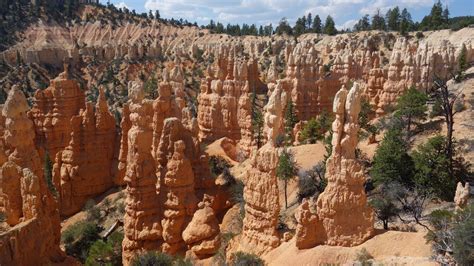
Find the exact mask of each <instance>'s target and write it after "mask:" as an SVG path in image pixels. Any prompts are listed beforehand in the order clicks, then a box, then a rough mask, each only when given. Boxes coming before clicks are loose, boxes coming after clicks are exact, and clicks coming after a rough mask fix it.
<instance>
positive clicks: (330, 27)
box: [324, 15, 337, 35]
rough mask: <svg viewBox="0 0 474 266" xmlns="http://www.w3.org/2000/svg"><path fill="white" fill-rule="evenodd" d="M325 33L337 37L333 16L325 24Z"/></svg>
mask: <svg viewBox="0 0 474 266" xmlns="http://www.w3.org/2000/svg"><path fill="white" fill-rule="evenodd" d="M324 33H325V34H328V35H335V34H336V33H337V30H336V24H335V23H334V19H333V18H332V17H331V16H329V15H328V16H327V18H326V23H325V24H324Z"/></svg>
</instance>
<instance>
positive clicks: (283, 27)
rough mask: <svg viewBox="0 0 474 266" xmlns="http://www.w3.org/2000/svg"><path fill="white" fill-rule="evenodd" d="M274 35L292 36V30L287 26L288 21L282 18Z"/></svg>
mask: <svg viewBox="0 0 474 266" xmlns="http://www.w3.org/2000/svg"><path fill="white" fill-rule="evenodd" d="M276 34H278V35H282V34H288V35H291V34H292V29H291V27H290V24H288V20H287V19H286V18H282V19H281V20H280V22H279V23H278V27H277V28H276Z"/></svg>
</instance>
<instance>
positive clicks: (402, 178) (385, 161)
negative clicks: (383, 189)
mask: <svg viewBox="0 0 474 266" xmlns="http://www.w3.org/2000/svg"><path fill="white" fill-rule="evenodd" d="M407 151H408V145H407V144H406V143H405V141H404V139H403V137H402V132H401V130H400V129H398V128H390V129H389V130H388V131H387V133H386V134H385V136H384V138H383V140H382V142H381V143H380V145H379V147H378V148H377V151H376V152H375V155H374V160H373V165H372V169H371V170H370V175H371V177H372V180H373V181H374V183H375V184H377V185H380V184H390V183H398V184H403V185H405V186H410V185H411V184H412V178H413V174H414V164H413V160H412V158H411V157H410V156H409V155H408V153H407Z"/></svg>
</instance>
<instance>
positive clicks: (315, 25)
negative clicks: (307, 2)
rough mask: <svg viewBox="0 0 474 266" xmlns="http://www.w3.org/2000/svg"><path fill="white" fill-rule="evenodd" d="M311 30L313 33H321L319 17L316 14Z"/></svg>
mask: <svg viewBox="0 0 474 266" xmlns="http://www.w3.org/2000/svg"><path fill="white" fill-rule="evenodd" d="M313 32H314V33H321V32H322V26H321V18H320V17H319V15H316V16H315V17H314V20H313Z"/></svg>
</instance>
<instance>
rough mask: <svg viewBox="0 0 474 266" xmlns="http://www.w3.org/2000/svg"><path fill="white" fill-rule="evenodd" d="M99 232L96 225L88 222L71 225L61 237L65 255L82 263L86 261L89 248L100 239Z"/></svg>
mask: <svg viewBox="0 0 474 266" xmlns="http://www.w3.org/2000/svg"><path fill="white" fill-rule="evenodd" d="M101 230H102V228H101V227H99V226H98V225H97V224H95V223H92V222H88V221H82V222H78V223H76V224H74V225H72V226H71V227H69V228H68V229H66V230H65V231H64V232H63V233H62V235H61V241H62V242H63V243H64V246H65V248H66V253H67V254H68V255H70V256H73V257H75V258H78V259H79V260H80V261H81V262H84V261H85V260H86V259H87V255H88V252H89V248H90V247H91V246H92V244H94V242H95V241H97V240H98V239H100V235H99V233H100V231H101Z"/></svg>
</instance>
